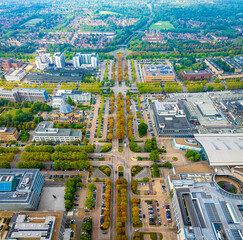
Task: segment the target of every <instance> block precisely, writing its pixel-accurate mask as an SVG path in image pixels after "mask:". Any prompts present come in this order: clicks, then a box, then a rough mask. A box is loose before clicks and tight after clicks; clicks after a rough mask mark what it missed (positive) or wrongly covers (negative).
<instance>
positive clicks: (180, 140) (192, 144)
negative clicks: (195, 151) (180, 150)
mask: <svg viewBox="0 0 243 240" xmlns="http://www.w3.org/2000/svg"><path fill="white" fill-rule="evenodd" d="M174 140H175V142H176V143H177V144H180V145H185V146H189V147H194V148H201V146H200V144H199V143H198V141H197V140H196V139H193V138H190V139H185V138H174Z"/></svg>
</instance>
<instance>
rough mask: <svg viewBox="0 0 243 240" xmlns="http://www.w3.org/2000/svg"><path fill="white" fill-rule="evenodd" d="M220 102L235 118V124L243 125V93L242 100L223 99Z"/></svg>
mask: <svg viewBox="0 0 243 240" xmlns="http://www.w3.org/2000/svg"><path fill="white" fill-rule="evenodd" d="M220 104H221V106H222V107H223V108H224V110H225V111H227V113H228V114H229V115H230V117H231V118H232V119H233V120H234V124H236V125H239V126H243V114H242V113H243V94H242V99H240V100H235V99H234V100H222V101H220Z"/></svg>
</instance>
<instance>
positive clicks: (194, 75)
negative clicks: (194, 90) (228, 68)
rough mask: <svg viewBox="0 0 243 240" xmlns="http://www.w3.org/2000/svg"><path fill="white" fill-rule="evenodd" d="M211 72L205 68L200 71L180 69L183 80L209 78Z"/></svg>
mask: <svg viewBox="0 0 243 240" xmlns="http://www.w3.org/2000/svg"><path fill="white" fill-rule="evenodd" d="M212 76H213V74H212V73H211V72H209V71H206V70H201V71H181V77H182V78H183V79H184V80H189V81H194V80H204V79H208V78H211V77H212Z"/></svg>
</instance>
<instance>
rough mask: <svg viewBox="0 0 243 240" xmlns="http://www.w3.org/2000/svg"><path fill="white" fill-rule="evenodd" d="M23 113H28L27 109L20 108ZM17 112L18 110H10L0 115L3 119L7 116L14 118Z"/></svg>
mask: <svg viewBox="0 0 243 240" xmlns="http://www.w3.org/2000/svg"><path fill="white" fill-rule="evenodd" d="M21 109H22V111H23V112H28V111H29V109H28V108H21ZM17 111H18V108H11V110H10V111H4V112H3V113H2V114H1V117H5V116H6V115H7V114H11V115H12V117H15V116H16V112H17Z"/></svg>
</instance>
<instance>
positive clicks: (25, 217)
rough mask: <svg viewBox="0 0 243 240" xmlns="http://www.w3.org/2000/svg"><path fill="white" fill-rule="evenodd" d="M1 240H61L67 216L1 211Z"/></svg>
mask: <svg viewBox="0 0 243 240" xmlns="http://www.w3.org/2000/svg"><path fill="white" fill-rule="evenodd" d="M0 218H1V219H5V220H6V221H5V223H2V226H3V227H2V231H1V236H2V238H1V239H4V240H8V239H22V240H24V239H40V240H63V233H64V231H65V223H66V220H67V216H66V214H65V213H64V212H39V211H20V212H17V211H16V212H14V211H2V212H0Z"/></svg>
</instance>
